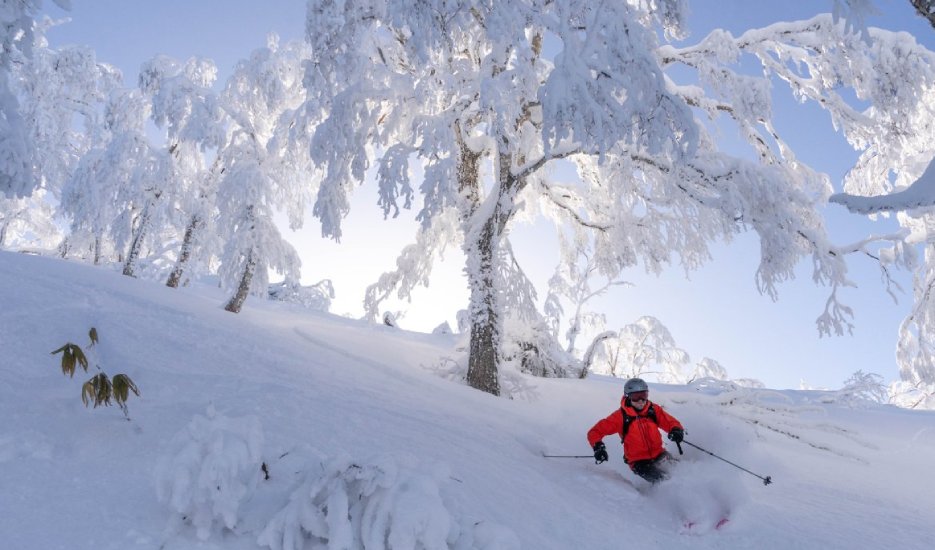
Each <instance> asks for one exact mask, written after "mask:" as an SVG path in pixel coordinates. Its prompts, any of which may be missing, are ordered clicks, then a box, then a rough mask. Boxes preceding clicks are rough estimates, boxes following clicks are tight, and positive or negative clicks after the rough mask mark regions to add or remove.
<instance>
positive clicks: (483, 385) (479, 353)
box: [467, 218, 500, 395]
mask: <svg viewBox="0 0 935 550" xmlns="http://www.w3.org/2000/svg"><path fill="white" fill-rule="evenodd" d="M494 224H495V220H494V218H489V219H488V220H487V221H486V222H485V223H484V227H483V229H482V230H481V231H480V232H479V236H478V238H477V239H476V241H475V242H473V243H471V245H470V248H469V249H468V251H467V252H468V262H471V261H474V262H477V266H476V267H475V268H473V269H471V268H470V267H469V268H468V283H469V285H470V288H471V305H470V308H469V310H468V311H470V312H471V345H470V355H469V356H468V371H467V383H468V385H470V386H471V387H472V388H474V389H478V390H481V391H485V392H487V393H491V394H493V395H500V381H499V377H498V375H499V367H500V323H499V318H498V315H497V311H498V309H497V298H498V296H497V288H496V284H495V283H496V281H495V280H494V274H495V271H494V261H495V259H496V246H497V242H496V240H495V239H494V237H495V231H494V229H495V228H494Z"/></svg>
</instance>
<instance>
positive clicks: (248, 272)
mask: <svg viewBox="0 0 935 550" xmlns="http://www.w3.org/2000/svg"><path fill="white" fill-rule="evenodd" d="M255 272H256V257H255V256H254V255H253V252H250V255H249V256H247V262H246V265H244V270H243V275H241V277H240V285H238V286H237V292H236V293H234V295H233V296H232V297H231V299H230V301H229V302H227V305H226V306H224V309H226V310H227V311H230V312H231V313H240V308H242V307H243V303H244V301H245V300H246V299H247V295H248V294H250V283H251V282H253V274H254V273H255Z"/></svg>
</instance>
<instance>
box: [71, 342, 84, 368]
mask: <svg viewBox="0 0 935 550" xmlns="http://www.w3.org/2000/svg"><path fill="white" fill-rule="evenodd" d="M71 351H72V353H74V354H75V359H77V360H78V364H79V365H81V368H83V369H84V372H88V358H87V357H85V355H84V351H82V350H81V348H79V347H78V346H77V345H75V344H72V345H71Z"/></svg>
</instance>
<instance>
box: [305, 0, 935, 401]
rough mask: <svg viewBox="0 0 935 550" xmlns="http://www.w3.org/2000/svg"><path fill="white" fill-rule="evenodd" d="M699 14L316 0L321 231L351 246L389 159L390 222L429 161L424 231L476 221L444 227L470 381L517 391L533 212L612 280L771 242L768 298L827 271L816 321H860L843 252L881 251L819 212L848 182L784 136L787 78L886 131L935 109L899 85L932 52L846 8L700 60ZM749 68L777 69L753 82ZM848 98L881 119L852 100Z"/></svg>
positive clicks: (720, 34) (804, 92)
mask: <svg viewBox="0 0 935 550" xmlns="http://www.w3.org/2000/svg"><path fill="white" fill-rule="evenodd" d="M683 8H684V6H683V2H679V1H675V0H672V1H665V2H659V3H651V4H650V3H639V4H636V5H631V4H629V3H624V2H620V3H616V2H615V3H604V4H601V5H593V4H592V3H590V2H584V1H580V2H578V1H569V2H560V3H557V2H523V1H519V0H517V1H503V2H496V3H486V2H480V1H477V2H468V1H466V2H458V3H451V2H442V1H438V2H428V3H426V2H420V3H418V4H417V5H412V3H411V2H403V1H402V0H398V1H388V2H382V3H378V4H373V3H367V2H354V1H350V2H344V3H340V4H332V3H330V2H324V1H321V2H318V1H314V0H313V1H312V2H310V4H309V20H308V36H309V39H310V40H311V41H312V43H313V45H316V47H315V48H313V49H314V51H315V52H316V55H317V57H316V65H315V67H317V68H318V69H319V71H320V73H319V74H321V75H323V76H322V80H324V81H326V82H328V83H329V86H325V87H321V89H326V90H331V91H334V92H335V93H334V95H332V96H331V100H330V102H329V103H327V105H325V104H324V103H320V104H322V105H323V109H324V110H325V111H326V113H327V117H328V118H327V119H326V121H325V122H324V123H323V124H322V126H321V127H320V130H319V131H320V133H319V134H318V135H317V137H320V138H321V143H325V142H327V143H328V144H329V145H330V147H329V148H328V149H327V150H325V148H324V147H323V146H321V147H318V148H316V147H313V150H312V152H313V156H314V155H319V157H318V158H319V159H320V160H321V162H322V163H323V164H324V165H325V166H326V167H327V170H328V174H329V176H328V177H327V178H326V180H325V181H326V183H327V188H328V190H329V192H331V193H332V195H331V196H330V198H329V199H328V202H327V205H330V206H331V207H330V209H327V210H320V211H319V212H318V214H319V216H320V217H322V221H323V227H324V228H325V231H326V233H331V234H334V235H339V227H337V228H336V227H335V224H336V223H337V222H338V221H339V220H340V217H341V216H342V215H343V214H344V213H346V204H347V203H346V192H347V190H348V189H349V188H350V187H351V186H352V183H353V182H359V181H361V180H362V179H363V177H364V174H365V171H366V169H367V168H368V167H369V166H370V165H371V163H372V162H374V161H376V162H378V166H379V169H378V176H377V177H378V181H379V187H380V201H381V204H383V205H384V208H385V212H388V213H393V212H395V210H396V209H397V208H399V207H406V206H407V205H408V204H410V201H411V200H412V198H413V196H414V195H415V193H416V191H415V189H414V188H413V185H412V184H411V182H410V181H409V166H408V162H409V160H410V158H416V159H418V160H420V161H421V162H422V163H423V165H424V171H425V172H426V177H425V180H424V181H423V182H422V184H421V185H420V187H419V192H420V193H421V196H422V197H421V198H422V199H423V204H422V209H421V211H420V214H419V219H420V220H422V222H423V228H424V229H423V231H426V232H429V234H431V233H432V232H438V226H437V225H435V221H436V220H437V219H442V213H443V212H445V211H447V210H448V209H450V208H454V209H456V211H457V212H458V220H459V223H458V224H456V225H453V224H451V223H444V224H442V225H443V226H444V227H446V228H449V231H451V228H454V229H455V230H456V231H457V234H458V237H459V238H460V239H463V243H464V244H463V249H464V251H465V255H466V256H467V267H466V274H467V277H468V281H469V285H470V293H471V298H470V300H471V301H470V307H469V311H470V314H471V319H472V327H471V345H470V358H469V365H468V373H467V381H468V383H469V384H470V385H471V386H472V387H475V388H478V389H482V390H484V391H487V392H490V393H493V394H497V393H498V392H499V387H498V381H497V373H498V365H499V360H500V359H499V357H498V352H499V345H500V334H501V319H502V315H503V298H504V294H505V293H504V287H503V285H502V282H501V281H500V280H498V278H497V276H496V274H497V273H499V272H501V271H502V270H501V269H499V267H500V266H502V264H503V258H504V256H503V246H504V245H505V243H507V236H508V233H509V225H510V223H511V221H513V220H514V219H515V218H516V216H517V213H518V212H520V211H523V209H525V208H529V204H530V203H532V202H540V203H546V204H548V205H549V208H551V209H552V210H554V211H555V212H557V213H558V214H560V216H562V217H563V221H564V222H565V223H570V224H576V225H577V226H580V227H582V228H584V229H586V230H587V231H590V232H591V233H592V235H593V237H594V239H595V243H596V246H595V254H596V256H595V257H596V261H597V264H598V265H599V266H600V272H601V273H602V274H603V275H605V276H607V277H616V275H617V274H618V273H619V272H620V271H621V270H624V269H628V268H632V267H635V266H637V265H642V266H643V267H644V268H646V269H647V270H649V271H650V272H654V273H658V272H659V271H661V270H662V269H664V268H666V267H667V266H669V265H672V264H679V265H681V267H682V268H683V269H685V270H686V271H689V270H692V269H695V268H697V267H698V266H700V265H702V264H703V263H704V262H705V261H707V260H708V259H709V257H710V253H709V251H708V246H709V245H710V243H712V242H715V241H718V240H730V239H731V238H732V236H733V235H735V234H737V233H738V232H741V231H750V230H752V231H754V232H756V233H757V234H758V236H759V238H760V242H761V257H760V265H759V267H758V270H757V273H756V282H757V286H758V288H759V290H760V291H761V292H763V293H765V294H767V295H769V296H771V297H773V298H776V297H778V285H779V283H781V282H782V281H784V280H786V279H789V278H791V277H792V276H793V275H794V268H795V266H796V265H797V264H798V262H799V261H800V260H801V259H804V258H810V259H811V260H812V262H813V266H814V270H813V278H814V279H815V281H816V282H818V283H822V284H826V285H828V286H829V287H830V288H831V295H830V296H829V299H828V301H827V306H826V309H825V311H824V312H823V313H822V314H821V316H820V317H819V319H818V326H819V329H820V330H821V331H822V332H829V333H830V332H836V333H842V332H844V331H846V330H847V328H848V327H849V318H848V314H849V309H848V308H847V307H846V305H844V304H841V303H840V302H839V301H838V300H837V293H836V291H837V289H838V288H839V287H841V286H844V285H848V284H850V283H849V281H848V279H847V276H846V264H845V261H844V257H845V256H846V254H847V253H849V252H864V251H866V249H867V246H868V244H869V243H857V244H855V245H848V246H844V247H839V246H835V245H833V244H832V243H830V241H829V240H828V238H827V235H826V231H825V228H824V225H823V222H822V219H821V216H820V213H819V210H818V209H819V208H820V207H821V206H822V205H823V204H824V202H825V201H826V200H827V197H828V196H829V195H830V194H831V186H830V181H829V178H828V177H827V176H826V175H824V174H820V173H818V172H816V171H815V170H813V169H811V168H810V167H808V166H807V165H805V164H804V163H802V162H801V161H800V160H799V159H797V158H796V156H795V154H794V151H793V150H792V149H791V148H790V147H789V146H788V144H787V143H786V142H785V140H784V139H783V137H782V136H781V135H780V134H779V132H778V131H777V130H776V128H775V127H774V125H773V123H772V121H771V109H770V102H771V93H770V80H769V79H770V78H773V77H778V78H779V79H781V80H783V81H785V82H787V83H788V84H789V86H790V88H791V89H792V91H793V92H794V93H795V94H796V95H797V96H798V97H799V98H800V99H802V100H804V101H814V102H816V103H817V104H818V105H820V106H821V107H822V108H824V109H825V110H826V111H827V112H828V113H829V115H830V118H831V120H832V122H833V123H834V124H835V125H836V126H837V127H838V128H841V129H843V131H845V132H847V131H848V130H849V129H857V128H860V132H862V133H861V135H867V134H870V133H872V132H874V131H877V130H880V129H881V128H883V127H884V126H885V122H884V118H886V117H888V116H896V117H900V116H904V114H905V113H906V112H907V108H909V107H911V106H912V105H914V104H917V103H918V98H919V97H920V95H919V94H918V93H916V92H917V91H918V90H920V89H922V87H923V86H924V84H920V83H916V82H909V83H907V82H905V81H904V78H903V77H901V76H896V75H904V74H907V73H908V71H910V68H911V66H912V64H913V63H916V62H922V63H923V64H924V66H925V67H930V66H931V63H930V61H929V60H928V59H927V58H926V57H925V56H915V57H913V58H911V59H907V58H905V57H902V56H900V55H898V54H895V53H894V52H893V50H892V49H891V47H892V46H894V45H895V44H900V43H904V42H905V41H906V40H907V39H905V38H900V37H899V35H895V34H893V33H886V32H883V31H880V32H875V33H870V36H869V38H867V37H865V36H861V35H860V34H859V33H856V32H853V31H852V30H851V29H850V28H849V27H848V26H847V24H846V22H845V21H843V20H836V19H835V18H834V17H832V16H831V15H824V16H816V17H815V18H813V19H810V20H806V21H799V22H791V23H777V24H775V25H772V26H769V27H766V28H764V29H754V30H751V31H748V32H746V33H743V34H742V35H740V36H739V37H734V36H732V35H730V34H729V33H727V32H725V31H720V30H719V31H715V32H713V33H711V34H710V35H709V36H707V37H705V38H704V39H702V40H701V41H700V42H698V43H697V44H695V45H692V46H687V47H679V48H677V47H674V46H672V45H671V44H667V43H661V42H660V38H659V37H660V36H663V37H667V38H670V37H676V36H680V37H682V36H684V29H683V27H682V21H683ZM912 49H913V51H918V50H919V48H917V47H916V46H913V48H912ZM546 50H548V51H546ZM750 62H753V63H757V64H758V65H759V67H758V70H757V71H756V72H753V73H752V74H747V73H745V72H744V71H743V70H742V68H743V65H744V63H750ZM685 69H688V70H687V71H686V70H685ZM686 74H687V75H688V76H686ZM679 80H683V81H684V83H681V84H680V83H679ZM887 86H889V89H890V90H897V91H898V93H897V94H896V96H895V98H894V95H893V93H892V92H890V93H889V94H886V93H883V92H884V88H885V87H887ZM842 87H846V88H851V89H853V90H855V91H856V93H857V94H858V95H859V96H860V97H861V98H862V99H865V100H866V101H868V102H869V103H871V104H872V105H873V109H874V110H876V111H877V112H879V113H880V116H879V117H876V118H873V119H868V118H867V117H865V116H863V115H861V113H859V112H857V111H856V110H855V109H854V108H852V107H850V106H849V105H848V103H847V102H846V101H845V100H844V99H842V96H841V94H840V91H839V90H840V89H841V88H842ZM913 97H915V98H916V99H915V100H912V99H911V98H913ZM701 117H705V118H707V119H708V121H718V120H721V119H722V118H727V119H728V120H729V121H730V122H731V123H732V124H733V125H735V126H736V127H737V128H738V130H739V131H740V133H741V135H742V136H743V137H744V138H745V139H746V140H747V142H748V143H749V144H750V146H751V149H752V150H753V151H754V156H753V158H752V159H746V158H738V157H735V156H732V155H730V154H727V153H725V152H724V151H721V150H720V149H719V147H718V145H717V142H716V141H715V140H714V139H713V138H712V137H711V135H710V134H709V131H708V122H706V121H705V120H704V119H703V118H701ZM849 137H850V135H849ZM561 159H569V160H572V161H573V162H574V163H575V165H576V167H577V169H578V180H577V181H573V182H565V183H557V182H555V181H553V180H552V179H551V178H549V177H547V176H546V174H547V172H546V171H547V170H548V167H549V166H551V165H553V164H554V163H555V162H556V161H559V160H561ZM484 174H487V175H489V177H486V178H485V177H482V176H483V175H484ZM324 187H325V184H323V188H324ZM319 200H320V201H321V200H322V199H321V195H320V196H319ZM438 234H439V236H440V235H445V237H448V236H450V235H451V233H450V232H449V233H445V232H443V231H442V232H438ZM456 238H457V237H456ZM899 238H900V237H899V236H892V238H891V240H893V241H898V240H899ZM439 240H441V239H439V238H438V237H435V240H434V241H430V240H427V239H426V240H423V241H422V244H421V245H420V244H418V240H417V245H416V246H415V248H410V249H407V253H411V256H410V260H409V261H405V262H400V265H399V268H400V269H398V270H397V275H396V276H393V277H389V278H387V280H386V281H384V283H385V284H381V285H380V286H379V287H378V288H377V289H375V291H374V292H373V293H372V295H375V296H376V295H385V294H386V289H387V288H388V286H387V285H390V284H394V283H393V281H394V280H395V281H397V284H404V283H405V282H406V281H410V282H411V281H419V280H422V279H423V278H424V277H411V276H407V275H406V274H403V273H402V271H407V272H408V273H410V274H411V273H414V272H416V271H418V272H420V273H423V274H426V273H428V272H429V271H430V268H429V267H428V262H429V261H430V258H431V255H432V254H433V253H435V252H436V251H437V250H438V247H439V245H438V244H435V243H437V242H439ZM416 256H418V257H419V258H420V259H419V260H415V257H416Z"/></svg>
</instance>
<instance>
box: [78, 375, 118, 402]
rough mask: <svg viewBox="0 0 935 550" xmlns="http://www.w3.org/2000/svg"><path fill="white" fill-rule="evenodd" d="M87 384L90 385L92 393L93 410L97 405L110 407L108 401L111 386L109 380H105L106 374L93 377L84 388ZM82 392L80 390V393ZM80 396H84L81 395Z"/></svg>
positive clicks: (111, 393)
mask: <svg viewBox="0 0 935 550" xmlns="http://www.w3.org/2000/svg"><path fill="white" fill-rule="evenodd" d="M88 384H90V385H91V391H92V392H93V398H94V408H95V409H96V408H97V407H98V405H110V399H111V396H112V395H113V386H111V383H110V379H109V378H107V375H106V374H104V373H103V372H102V373H100V374H98V375H95V376H94V377H93V378H91V379H90V380H88V381H87V382H86V383H85V386H87V385H88ZM84 391H85V390H82V392H84ZM82 395H84V394H83V393H82Z"/></svg>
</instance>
